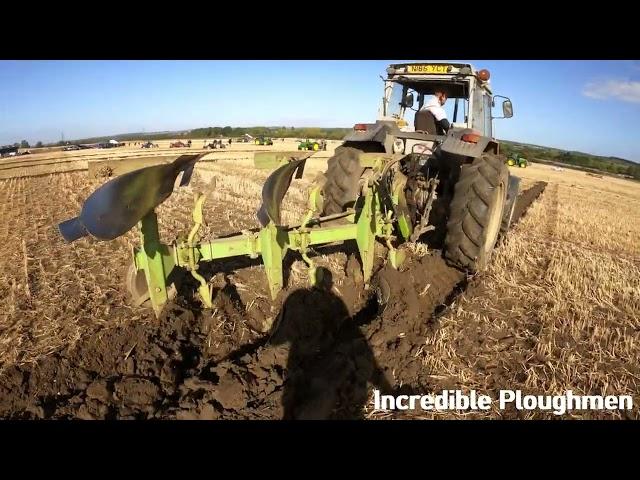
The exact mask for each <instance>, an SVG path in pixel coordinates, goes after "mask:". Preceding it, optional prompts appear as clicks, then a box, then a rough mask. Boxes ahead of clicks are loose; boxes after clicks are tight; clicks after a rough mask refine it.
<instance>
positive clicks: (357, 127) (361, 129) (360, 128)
mask: <svg viewBox="0 0 640 480" xmlns="http://www.w3.org/2000/svg"><path fill="white" fill-rule="evenodd" d="M353 129H354V130H356V131H359V132H365V131H366V130H367V125H366V124H364V123H356V124H355V125H354V126H353Z"/></svg>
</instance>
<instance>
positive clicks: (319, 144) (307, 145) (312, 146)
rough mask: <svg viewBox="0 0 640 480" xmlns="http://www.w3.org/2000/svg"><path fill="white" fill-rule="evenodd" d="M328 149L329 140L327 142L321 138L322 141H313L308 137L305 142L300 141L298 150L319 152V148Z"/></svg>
mask: <svg viewBox="0 0 640 480" xmlns="http://www.w3.org/2000/svg"><path fill="white" fill-rule="evenodd" d="M326 149H327V142H325V141H324V140H320V141H311V140H309V139H306V140H305V141H303V142H300V143H299V144H298V150H313V151H314V152H317V151H318V150H326Z"/></svg>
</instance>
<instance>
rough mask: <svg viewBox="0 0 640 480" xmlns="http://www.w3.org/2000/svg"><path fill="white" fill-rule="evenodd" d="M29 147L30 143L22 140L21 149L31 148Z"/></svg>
mask: <svg viewBox="0 0 640 480" xmlns="http://www.w3.org/2000/svg"><path fill="white" fill-rule="evenodd" d="M29 147H30V145H29V142H27V141H26V140H22V141H21V142H20V148H29Z"/></svg>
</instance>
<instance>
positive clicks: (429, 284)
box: [0, 140, 640, 419]
mask: <svg viewBox="0 0 640 480" xmlns="http://www.w3.org/2000/svg"><path fill="white" fill-rule="evenodd" d="M157 143H159V144H160V148H158V149H152V150H141V149H139V148H136V147H134V146H131V147H125V148H120V149H112V150H85V151H77V152H49V153H41V154H33V155H29V156H24V157H18V158H14V159H11V160H8V159H3V160H2V162H1V163H0V211H1V212H2V213H1V216H2V220H3V221H2V226H1V230H0V241H2V242H3V245H5V254H4V255H3V256H2V259H1V260H0V262H1V263H2V264H1V265H0V267H1V269H0V302H1V305H0V417H4V418H184V419H188V418H207V419H213V418H317V417H322V418H325V417H331V418H373V419H378V418H390V417H398V418H411V415H409V414H405V415H400V414H398V413H393V414H392V413H389V412H383V411H374V410H372V404H371V402H370V399H371V387H372V386H379V387H381V388H382V387H395V388H400V389H401V390H403V391H407V392H409V391H410V392H417V393H430V392H432V391H439V390H441V389H447V388H448V389H451V388H455V389H458V388H459V389H463V390H466V391H468V390H471V389H475V390H478V391H481V392H483V393H488V394H491V393H494V394H495V392H497V391H498V390H500V389H501V388H509V389H516V388H519V389H521V390H523V391H525V392H532V393H536V394H542V393H550V394H560V393H563V392H564V391H565V390H572V391H573V392H574V393H576V394H580V393H582V394H591V395H595V394H617V395H623V394H629V395H633V396H634V400H635V403H636V404H637V403H638V402H640V396H639V394H638V392H639V391H640V367H638V364H637V358H639V356H640V256H639V255H638V252H639V251H640V240H639V239H640V185H639V184H638V183H635V182H631V181H626V180H621V179H616V178H607V177H604V178H596V177H592V176H588V175H587V174H585V173H583V172H577V171H568V170H567V171H556V170H554V169H553V168H551V167H549V166H545V165H540V164H534V165H532V166H530V167H529V168H526V169H517V168H516V169H513V170H512V173H514V174H516V175H519V176H521V177H522V186H523V190H527V189H529V188H533V189H534V190H528V191H527V192H525V194H523V195H522V198H521V201H520V206H522V207H523V210H524V207H527V206H528V208H527V209H526V212H524V215H523V216H522V217H521V218H520V220H519V222H518V223H517V224H516V226H515V227H514V229H513V231H512V232H511V233H510V234H509V235H508V236H507V237H506V238H505V239H504V241H502V242H501V244H500V246H499V247H498V249H497V251H496V255H495V261H494V262H493V264H492V266H491V267H490V268H489V269H488V270H487V271H486V272H483V273H482V274H480V275H478V276H476V277H473V278H466V277H465V276H464V275H463V274H462V273H460V272H459V271H457V270H455V269H452V268H450V267H448V266H447V265H446V264H445V263H444V261H443V260H442V258H441V256H440V252H438V251H430V250H428V249H426V248H424V246H420V245H413V246H411V252H412V255H411V258H410V260H409V262H408V264H407V265H406V266H405V267H403V270H404V271H403V272H395V271H393V270H392V269H390V268H389V267H387V266H385V265H383V264H382V263H383V255H384V252H383V251H381V252H380V255H379V258H378V269H379V272H378V275H379V276H381V277H385V278H387V279H388V280H389V284H390V285H392V292H391V293H392V294H391V297H390V301H389V302H388V304H387V305H386V306H385V307H384V308H381V307H378V304H377V302H376V301H375V299H374V298H373V297H372V292H371V290H366V289H365V288H363V285H362V279H361V278H359V277H358V275H359V270H358V268H357V261H356V260H355V257H354V255H353V254H354V250H353V248H352V247H350V246H343V247H335V246H328V247H324V248H319V249H317V250H318V251H317V261H318V264H319V265H320V266H324V267H326V268H327V269H329V270H330V271H331V272H332V279H331V280H332V285H331V286H330V287H331V288H328V289H325V290H316V289H313V290H312V289H308V288H306V286H307V284H306V277H305V275H306V273H305V269H304V263H303V262H302V261H301V259H300V258H299V257H296V256H295V255H291V256H290V258H291V262H290V268H289V269H288V271H289V272H290V273H289V275H288V278H287V279H286V280H287V287H286V289H285V291H284V292H283V293H282V294H281V296H280V297H279V299H278V300H277V301H276V302H271V301H270V300H269V299H268V293H267V287H266V280H265V278H264V274H263V272H262V269H261V267H260V265H259V263H258V262H257V261H253V260H250V259H237V260H233V261H228V262H212V263H211V264H209V265H208V266H207V268H206V269H205V270H204V272H203V274H204V275H205V277H207V278H208V280H209V281H210V283H211V284H212V285H213V286H214V288H215V291H216V293H217V294H216V300H215V308H214V309H213V310H212V311H208V310H201V309H200V308H199V305H198V302H197V301H196V300H194V299H193V298H191V297H190V295H189V288H188V286H189V285H188V282H187V288H186V289H185V291H184V292H181V295H180V296H179V297H178V298H177V299H176V302H175V304H172V305H171V306H170V308H167V309H166V312H165V315H164V316H163V318H162V319H161V320H160V321H158V320H156V319H155V317H154V316H153V315H152V313H150V311H149V310H148V309H145V308H141V307H133V306H131V305H129V303H128V302H127V295H126V292H125V291H124V288H123V283H124V282H123V275H124V271H125V269H126V267H127V265H128V263H129V262H130V258H131V248H132V247H133V246H134V245H136V242H137V232H136V231H135V229H134V230H133V231H130V232H129V233H127V234H126V235H125V236H123V237H120V238H118V239H117V240H115V241H112V242H98V241H95V240H90V239H82V240H79V241H77V242H74V243H72V244H65V243H64V242H63V241H62V239H61V238H60V236H59V234H58V232H57V224H58V223H59V222H60V221H62V220H66V219H67V218H70V217H72V216H75V215H77V214H78V212H79V210H80V207H81V205H82V202H83V201H84V199H85V198H86V197H87V196H88V195H89V194H90V193H91V192H92V191H93V190H94V189H95V188H97V186H99V185H100V184H102V183H103V182H104V181H105V179H104V178H100V177H98V178H96V176H95V175H94V176H90V175H89V174H88V168H89V165H90V164H91V163H92V162H97V161H100V160H104V159H105V158H108V157H111V158H122V159H123V161H134V162H135V161H137V160H136V159H138V158H142V157H149V156H150V155H152V156H157V157H163V156H165V157H166V156H168V155H176V156H177V155H178V154H179V153H182V152H184V151H185V150H188V149H169V148H168V143H169V142H168V141H166V142H162V141H161V142H157ZM202 143H203V141H202V140H194V141H193V146H194V148H193V149H191V150H192V151H193V150H197V149H198V148H199V147H201V146H202ZM296 145H297V144H296V142H294V141H293V140H286V141H284V142H279V141H277V142H276V145H274V146H273V147H257V146H254V145H251V144H232V145H231V147H230V148H228V149H226V150H223V151H217V150H214V151H213V152H211V153H209V154H208V155H207V156H206V157H204V158H203V160H202V161H201V162H199V163H198V164H197V166H196V174H195V175H194V179H193V180H192V183H191V184H190V186H189V187H186V188H181V189H177V190H176V191H175V192H174V194H173V195H172V196H171V197H170V198H169V200H167V201H166V202H165V203H164V204H163V205H162V206H161V207H159V209H158V216H159V219H160V230H161V236H162V238H163V239H164V240H165V241H167V242H168V241H170V240H172V239H173V238H174V237H175V236H176V235H177V234H178V233H179V232H181V231H184V230H187V229H188V228H189V227H190V218H191V217H190V212H191V207H192V203H193V195H194V193H195V192H197V191H199V192H202V193H204V194H205V195H206V197H207V201H206V203H205V218H206V221H207V226H206V231H205V238H213V237H214V236H221V235H224V234H228V233H234V232H238V231H241V230H243V229H248V228H253V227H255V226H257V221H256V219H255V212H256V210H257V207H258V206H259V202H260V192H261V188H262V184H263V182H264V180H265V179H266V177H267V175H268V172H266V171H262V170H257V169H255V168H253V164H252V152H253V151H255V150H270V149H274V150H275V149H277V150H295V149H296ZM337 145H339V142H330V143H329V148H328V151H327V152H318V153H317V154H316V155H314V157H312V159H310V160H309V161H308V165H307V168H306V169H305V175H304V177H303V178H302V179H300V180H295V181H294V183H293V185H292V187H291V189H290V190H289V193H288V194H287V197H286V199H285V203H284V220H285V222H287V223H291V224H293V223H296V222H297V221H299V219H300V218H301V217H302V215H303V213H304V205H305V200H306V189H307V187H308V186H309V184H310V183H311V181H312V180H313V178H314V176H315V175H316V173H317V172H319V171H323V170H324V169H325V166H326V159H327V158H328V157H329V156H330V155H331V153H332V151H333V149H334V148H335V147H336V146H337ZM540 182H545V183H546V188H544V191H542V193H541V195H540V196H539V197H537V199H536V195H535V193H539V192H540V191H541V190H542V187H543V186H544V184H543V183H540ZM529 197H531V198H529ZM529 200H532V201H533V203H531V205H528V203H529ZM310 378H312V379H313V381H312V382H309V381H307V380H308V379H310ZM636 412H637V410H635V411H633V412H631V413H630V414H627V416H629V415H630V416H632V417H633V418H637V413H636ZM413 415H414V416H415V415H416V413H415V412H414V413H413ZM469 416H478V417H480V416H483V417H489V418H499V417H503V418H557V417H555V416H554V415H553V414H552V413H550V412H540V411H534V412H523V411H517V410H515V409H514V410H513V411H510V410H507V411H498V410H496V409H493V410H491V411H488V412H484V413H482V415H480V414H473V415H469V414H464V413H459V414H455V413H451V412H447V413H437V414H431V415H424V414H422V415H420V418H423V417H424V418H431V417H437V418H454V417H455V418H457V417H469ZM571 416H572V417H576V418H600V417H603V418H619V417H620V416H621V414H620V413H619V412H611V413H607V412H591V411H585V412H579V413H576V412H574V413H573V414H571Z"/></svg>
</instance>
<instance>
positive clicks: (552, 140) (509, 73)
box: [0, 60, 640, 163]
mask: <svg viewBox="0 0 640 480" xmlns="http://www.w3.org/2000/svg"><path fill="white" fill-rule="evenodd" d="M413 61H419V60H413ZM438 61H442V60H438ZM405 62H408V61H406V60H404V61H403V60H386V61H383V60H380V61H371V60H360V61H346V60H339V61H328V60H313V61H291V60H288V61H269V60H256V61H246V60H237V61H235V60H234V61H0V105H2V107H0V111H1V112H2V115H0V144H3V145H4V144H9V145H13V144H14V143H16V142H17V143H20V142H21V141H22V140H27V141H28V142H29V144H31V145H35V144H36V143H37V142H38V141H41V142H43V143H56V142H58V141H60V140H61V138H62V137H64V139H65V141H72V140H71V139H74V140H77V139H85V138H96V137H107V136H113V137H116V136H118V135H128V134H130V133H117V134H109V133H106V134H105V133H104V132H114V131H119V132H131V133H141V134H143V133H145V132H152V133H161V132H174V131H188V130H193V129H196V128H207V127H209V126H220V127H224V126H232V127H234V128H251V127H255V126H260V125H265V126H268V125H273V126H285V125H286V126H287V127H288V128H289V127H291V126H293V127H295V128H351V127H352V126H353V125H354V124H355V123H358V122H363V121H365V122H369V121H374V120H375V118H376V116H377V109H378V106H379V103H380V97H381V95H382V82H381V80H380V78H379V75H381V74H384V70H385V68H386V67H387V66H388V65H389V64H391V63H405ZM456 62H461V63H472V64H473V65H474V66H475V67H476V68H488V69H489V70H490V71H491V73H492V75H491V83H492V89H493V92H494V93H495V94H498V95H506V96H508V97H510V98H511V99H512V101H513V104H514V117H513V118H512V119H507V120H501V121H499V122H498V121H495V122H494V136H495V137H496V138H498V139H501V140H505V141H509V142H515V143H526V144H531V145H537V146H543V147H548V148H554V149H559V150H565V151H575V152H583V153H589V154H591V155H596V156H603V157H617V158H622V159H626V160H630V161H633V162H636V163H640V146H638V145H637V144H636V142H635V135H634V132H633V131H632V130H631V129H630V128H629V127H630V126H632V125H634V124H638V123H640V62H637V61H559V60H553V61H541V60H530V61H502V60H501V61H495V60H490V61H483V60H475V61H471V62H467V61H464V60H456ZM221 72H222V74H221ZM221 92H222V93H221ZM319 125H320V126H319ZM594 132H598V133H599V134H598V135H596V134H594ZM145 134H146V133H145Z"/></svg>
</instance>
